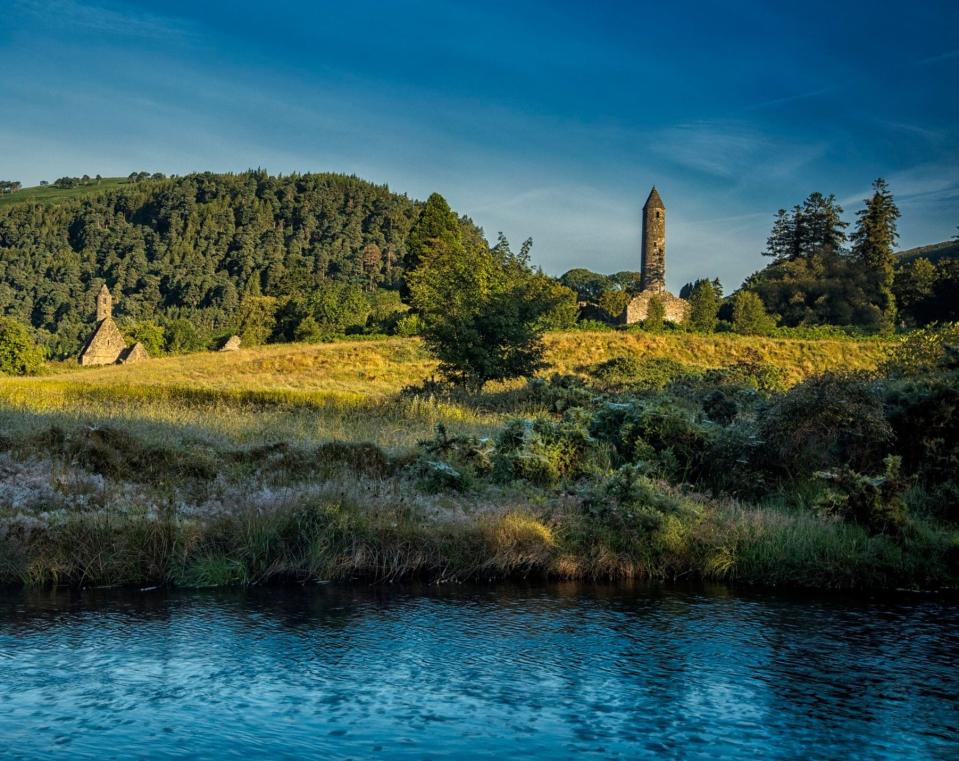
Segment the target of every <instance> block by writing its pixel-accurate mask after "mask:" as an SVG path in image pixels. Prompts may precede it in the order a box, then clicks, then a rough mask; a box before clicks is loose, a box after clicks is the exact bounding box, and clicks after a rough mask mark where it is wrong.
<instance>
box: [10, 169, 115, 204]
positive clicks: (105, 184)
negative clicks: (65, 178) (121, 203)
mask: <svg viewBox="0 0 959 761" xmlns="http://www.w3.org/2000/svg"><path fill="white" fill-rule="evenodd" d="M128 184H131V183H130V180H128V179H127V178H126V177H104V178H102V179H101V180H100V182H99V183H98V182H97V181H96V180H91V181H90V184H89V185H78V186H77V187H75V188H57V187H54V186H53V185H35V186H33V187H30V188H23V189H21V190H18V191H17V192H16V193H6V194H4V195H0V208H4V207H6V206H13V205H15V204H18V203H42V204H52V203H59V202H61V201H67V200H70V199H73V198H82V197H85V196H90V195H94V194H96V193H100V192H103V191H107V190H114V189H115V188H118V187H120V186H121V185H128Z"/></svg>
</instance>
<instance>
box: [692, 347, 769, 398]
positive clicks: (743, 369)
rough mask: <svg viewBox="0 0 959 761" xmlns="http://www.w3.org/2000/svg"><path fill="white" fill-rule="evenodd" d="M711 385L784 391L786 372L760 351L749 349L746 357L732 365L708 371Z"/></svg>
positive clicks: (707, 378) (707, 377)
mask: <svg viewBox="0 0 959 761" xmlns="http://www.w3.org/2000/svg"><path fill="white" fill-rule="evenodd" d="M705 379H706V381H707V382H709V383H716V384H723V385H726V384H728V385H734V386H746V387H749V388H754V389H756V390H757V391H765V392H770V391H782V390H783V389H784V388H785V387H786V380H787V374H786V371H785V370H784V369H783V368H781V367H777V366H776V365H774V364H772V363H771V362H767V361H766V360H764V359H763V358H762V356H761V355H760V354H759V352H758V351H756V350H755V349H749V350H748V351H747V353H746V355H745V356H744V357H743V358H742V359H739V360H737V361H736V362H734V363H732V364H731V365H726V366H725V367H721V368H718V369H714V370H707V371H706V374H705Z"/></svg>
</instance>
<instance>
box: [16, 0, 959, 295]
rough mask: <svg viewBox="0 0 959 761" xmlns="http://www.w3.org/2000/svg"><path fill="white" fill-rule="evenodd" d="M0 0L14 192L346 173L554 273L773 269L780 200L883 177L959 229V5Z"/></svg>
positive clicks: (850, 188)
mask: <svg viewBox="0 0 959 761" xmlns="http://www.w3.org/2000/svg"><path fill="white" fill-rule="evenodd" d="M785 5H786V4H784V3H774V2H768V1H767V0H723V1H722V2H718V1H717V2H712V1H704V2H685V3H683V2H672V3H669V2H656V3H645V2H601V1H599V2H562V1H558V0H553V1H552V2H532V1H529V2H524V1H523V0H512V1H511V2H500V1H499V0H484V1H483V2H466V1H465V0H463V1H462V2H454V1H453V0H447V1H443V0H413V1H411V2H386V0H378V1H376V0H351V1H350V2H336V3H329V2H322V1H317V2H292V1H291V0H271V1H270V2H257V3H252V2H242V1H241V0H232V1H230V2H226V1H223V0H205V1H204V2H197V0H189V1H186V0H168V1H167V2H148V1H147V0H139V1H133V2H122V3H121V2H107V1H106V0H90V1H87V0H3V2H2V3H0V71H2V72H3V74H2V76H0V114H2V118H0V178H3V179H18V180H21V181H23V182H24V183H25V184H36V183H37V182H39V181H40V180H42V179H46V180H52V179H55V178H56V177H58V176H61V175H65V174H66V175H79V174H84V173H87V174H91V175H92V174H97V173H99V174H102V175H104V176H111V175H126V174H128V173H129V172H130V171H133V170H141V169H146V170H150V171H162V172H165V173H177V174H184V173H187V172H190V171H197V170H207V169H209V170H213V171H230V170H242V169H246V168H249V167H257V166H260V167H264V168H266V169H268V170H269V171H271V172H273V173H287V172H291V171H338V172H346V173H354V174H357V175H359V176H361V177H364V178H367V179H370V180H373V181H376V182H381V183H388V184H389V185H390V187H391V188H393V189H394V190H397V191H399V192H405V193H407V194H409V195H411V196H413V197H417V198H425V197H426V196H427V195H429V193H431V192H433V191H438V192H440V193H442V194H443V195H444V196H445V197H446V198H447V199H448V200H449V201H450V203H451V205H452V206H453V207H454V208H455V209H457V210H458V211H460V212H463V213H467V214H469V215H470V216H472V217H473V218H474V219H475V220H476V221H477V222H478V223H479V224H480V225H482V226H483V228H484V229H485V230H486V233H487V236H488V237H490V238H492V237H493V236H495V234H496V232H497V231H500V230H502V231H504V232H505V233H506V234H507V235H508V236H509V237H510V238H511V239H513V240H514V242H516V243H518V242H519V241H520V240H521V239H523V238H525V237H526V236H532V237H533V239H534V241H535V245H534V247H533V256H534V260H535V261H536V262H537V263H538V264H540V265H542V266H543V268H544V269H545V270H546V271H547V272H550V273H552V274H560V273H562V272H563V271H565V270H566V269H569V268H571V267H576V266H585V267H588V268H590V269H594V270H597V271H602V272H615V271H618V270H623V269H639V237H640V217H639V211H640V207H641V206H642V204H643V202H644V200H645V198H646V194H647V193H648V191H649V188H650V186H651V185H653V184H655V185H656V186H657V187H658V188H659V190H660V192H661V194H662V196H663V199H664V201H665V203H666V207H667V214H668V216H667V220H668V229H667V234H668V244H667V280H668V284H669V286H670V287H671V288H672V289H674V290H675V289H678V288H679V286H681V285H682V283H684V282H685V281H687V280H690V279H693V278H695V277H701V276H710V277H712V276H716V275H718V276H720V277H721V278H722V279H723V281H724V283H726V285H727V288H732V287H735V286H737V285H738V284H739V282H740V281H741V280H742V278H743V277H744V276H746V275H747V274H749V272H751V271H753V270H755V269H757V268H758V267H760V266H762V264H763V260H762V257H761V256H760V254H759V252H760V251H761V249H762V247H763V245H764V241H765V237H766V234H767V233H768V229H769V224H770V221H771V219H772V214H773V212H774V211H775V210H776V209H777V208H779V207H781V206H786V207H788V206H791V205H792V204H794V203H796V202H799V201H801V200H802V198H804V197H805V196H806V195H807V194H808V193H809V192H811V191H813V190H821V191H823V192H834V193H836V195H837V196H838V197H839V198H840V199H841V201H842V202H843V204H844V206H845V207H846V209H847V217H848V218H849V219H850V220H852V218H853V212H854V211H855V209H856V208H858V207H859V206H860V204H861V199H862V198H864V197H865V195H866V193H867V191H868V188H869V185H870V183H871V181H872V180H873V179H874V178H875V177H876V176H879V175H882V176H884V177H886V179H887V180H888V181H889V183H890V185H891V186H892V190H893V192H894V193H895V194H896V197H897V200H898V202H899V205H900V207H901V209H902V212H903V218H902V220H901V223H900V232H901V234H902V240H901V245H902V246H903V247H909V246H914V245H921V244H925V243H931V242H938V241H941V240H944V239H946V238H949V237H951V236H952V235H954V234H955V233H956V226H957V225H959V97H957V93H959V35H957V31H959V2H956V0H942V1H941V2H940V1H933V0H913V1H912V2H910V3H909V4H908V5H903V4H902V3H901V2H884V1H883V0H872V1H871V2H842V0H833V2H818V0H811V1H807V2H804V3H801V4H799V3H794V4H790V5H791V6H792V7H791V8H790V9H788V10H787V9H786V8H785Z"/></svg>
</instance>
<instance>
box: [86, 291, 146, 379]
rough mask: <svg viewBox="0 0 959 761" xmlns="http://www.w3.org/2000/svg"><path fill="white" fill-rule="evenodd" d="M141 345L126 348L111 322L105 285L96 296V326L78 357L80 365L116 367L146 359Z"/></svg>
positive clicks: (124, 340)
mask: <svg viewBox="0 0 959 761" xmlns="http://www.w3.org/2000/svg"><path fill="white" fill-rule="evenodd" d="M149 356H150V355H149V354H148V353H147V350H146V347H145V346H144V345H143V344H142V343H139V342H137V343H135V344H133V346H127V342H126V339H125V338H124V337H123V334H122V333H121V332H120V329H119V328H118V327H117V324H116V323H115V322H114V321H113V296H111V295H110V289H109V288H107V285H106V283H104V284H103V287H101V288H100V292H99V293H98V294H97V326H96V327H95V328H94V329H93V334H92V335H91V336H90V338H89V339H87V343H86V345H85V346H84V347H83V350H82V351H81V352H80V356H79V357H78V359H79V361H80V364H81V365H84V366H86V365H116V364H126V363H128V362H139V361H140V360H143V359H148V358H149Z"/></svg>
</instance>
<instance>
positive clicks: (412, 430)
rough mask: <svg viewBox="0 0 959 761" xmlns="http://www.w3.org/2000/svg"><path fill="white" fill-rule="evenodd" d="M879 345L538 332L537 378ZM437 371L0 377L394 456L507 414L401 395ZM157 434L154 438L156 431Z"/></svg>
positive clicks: (402, 344) (289, 369)
mask: <svg viewBox="0 0 959 761" xmlns="http://www.w3.org/2000/svg"><path fill="white" fill-rule="evenodd" d="M886 346H887V344H886V343H885V342H881V341H877V340H863V341H853V340H798V339H781V338H780V339H774V338H757V337H746V336H732V335H710V336H704V335H690V334H669V333H667V334H658V335H651V334H645V333H622V332H575V333H555V334H551V335H549V336H547V361H548V362H549V367H548V368H547V370H546V371H545V372H547V373H549V372H554V371H558V372H563V373H570V372H581V371H582V370H583V369H584V368H585V367H587V366H589V365H592V364H595V363H597V362H601V361H603V360H605V359H608V358H610V357H614V356H620V355H623V354H628V353H635V354H638V355H640V356H643V357H669V358H671V359H674V360H677V361H679V362H682V363H684V364H688V365H692V366H696V367H704V368H707V367H721V366H724V365H728V364H732V363H734V362H736V361H737V360H740V359H744V358H746V357H747V356H749V355H751V354H752V355H756V354H758V355H759V356H760V357H762V358H763V359H765V360H766V361H769V362H771V363H773V364H775V365H777V366H779V367H781V368H783V369H784V370H785V371H786V374H787V377H788V379H789V381H790V382H797V381H799V380H801V379H802V378H804V377H806V376H808V375H810V374H814V373H818V372H822V371H824V370H836V369H844V370H868V369H872V368H874V367H875V366H876V365H877V364H878V362H879V361H880V360H881V358H882V357H883V355H884V353H885V351H886ZM435 367H436V364H435V362H434V361H433V360H432V359H430V358H429V356H428V355H427V354H426V353H425V352H424V351H423V348H422V344H421V342H420V341H419V340H417V339H410V338H389V339H381V340H371V341H343V342H338V343H331V344H279V345H271V346H261V347H255V348H250V349H241V350H240V351H237V352H223V353H221V352H205V353H198V354H189V355H182V356H174V357H164V358H158V359H152V360H149V361H147V362H143V363H140V364H132V365H126V366H123V365H118V366H109V367H101V368H79V367H77V366H76V365H75V364H72V363H57V364H53V365H51V366H50V372H49V373H48V374H46V375H43V376H40V377H35V378H0V407H2V408H5V409H6V411H7V412H27V413H40V414H43V415H46V416H52V417H56V416H61V417H66V418H68V419H72V420H83V421H99V420H109V421H113V422H122V423H124V424H126V425H134V426H137V425H139V426H150V425H152V426H153V427H154V428H155V429H158V430H166V431H167V432H168V433H167V435H171V432H176V431H181V432H189V433H192V434H195V435H199V436H203V435H206V436H213V437H222V438H225V439H229V440H231V441H239V442H258V441H270V440H288V441H308V440H327V439H345V440H353V441H371V442H374V443H376V444H379V445H381V446H384V447H387V448H390V449H396V448H402V447H407V446H410V445H412V444H414V443H415V442H416V441H417V440H419V439H422V438H424V437H426V436H429V435H430V433H431V431H432V429H433V427H434V426H435V425H436V423H437V422H441V421H442V422H444V423H446V424H447V425H448V426H449V427H450V429H451V430H452V431H453V432H472V433H477V434H480V435H485V434H487V433H489V432H490V431H491V430H493V429H494V428H495V427H496V426H497V425H499V424H500V423H501V422H502V421H503V418H504V416H505V413H493V412H484V411H481V410H477V409H475V408H472V407H468V406H465V405H462V404H455V403H449V402H443V401H439V400H434V399H422V398H412V399H411V398H406V397H400V396H399V395H398V393H399V391H400V390H401V389H402V388H403V387H404V386H407V385H409V384H414V383H419V382H421V381H423V380H424V379H426V378H428V377H430V375H431V374H432V373H433V372H434V371H435ZM154 435H157V434H156V433H155V432H154Z"/></svg>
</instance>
